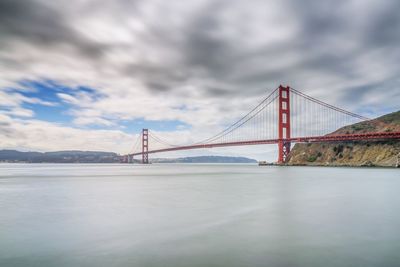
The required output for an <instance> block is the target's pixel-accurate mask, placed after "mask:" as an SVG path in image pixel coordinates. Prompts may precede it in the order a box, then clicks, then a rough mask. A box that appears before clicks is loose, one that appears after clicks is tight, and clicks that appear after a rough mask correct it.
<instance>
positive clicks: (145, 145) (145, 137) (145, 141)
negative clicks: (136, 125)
mask: <svg viewBox="0 0 400 267" xmlns="http://www.w3.org/2000/svg"><path fill="white" fill-rule="evenodd" d="M148 163H149V130H148V129H143V130H142V164H148Z"/></svg>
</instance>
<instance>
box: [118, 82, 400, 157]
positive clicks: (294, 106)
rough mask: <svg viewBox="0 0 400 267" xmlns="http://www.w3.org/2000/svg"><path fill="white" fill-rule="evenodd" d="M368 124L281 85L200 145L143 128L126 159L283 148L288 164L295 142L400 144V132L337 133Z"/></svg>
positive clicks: (280, 155) (356, 116)
mask: <svg viewBox="0 0 400 267" xmlns="http://www.w3.org/2000/svg"><path fill="white" fill-rule="evenodd" d="M367 120H369V119H368V118H366V117H364V116H362V115H358V114H356V113H353V112H350V111H347V110H344V109H341V108H339V107H336V106H333V105H330V104H328V103H326V102H323V101H321V100H318V99H315V98H313V97H311V96H308V95H306V94H304V93H302V92H300V91H298V90H296V89H294V88H291V87H289V86H286V87H284V86H282V85H280V86H279V87H278V88H276V89H275V90H274V91H272V92H271V93H270V94H269V95H268V96H267V97H266V98H264V99H263V100H262V101H261V102H260V103H259V104H258V105H257V106H255V107H254V108H253V109H251V110H250V111H249V112H248V113H247V114H246V115H245V116H243V117H242V118H240V119H239V120H237V121H236V122H235V123H233V124H232V125H230V126H229V127H227V128H225V129H224V130H223V131H221V132H219V133H217V134H215V135H213V136H211V137H210V138H207V139H205V140H202V141H199V142H194V143H191V144H183V145H177V144H171V143H170V142H169V141H168V140H165V139H164V138H161V137H159V136H158V135H157V134H155V133H153V132H151V131H149V129H143V130H142V133H141V135H140V136H138V138H137V141H136V145H135V146H134V149H133V151H132V152H131V153H129V154H127V155H125V162H132V161H133V157H134V156H141V158H142V163H143V164H147V163H149V154H154V153H162V152H171V151H180V150H191V149H204V148H217V147H229V146H250V145H265V144H278V160H277V162H278V163H285V161H286V160H287V158H288V155H289V153H290V149H291V144H292V143H316V142H344V141H375V140H390V139H400V132H362V133H350V132H346V134H343V133H337V134H335V132H334V131H336V130H337V129H339V128H341V127H343V126H347V125H350V124H353V123H357V122H363V121H367ZM356 125H357V124H356ZM332 132H333V133H332ZM150 140H151V141H150Z"/></svg>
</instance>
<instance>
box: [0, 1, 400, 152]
mask: <svg viewBox="0 0 400 267" xmlns="http://www.w3.org/2000/svg"><path fill="white" fill-rule="evenodd" d="M399 10H400V1H398V0H374V1H370V0H355V1H351V0H334V1H333V0H332V1H331V0H326V1H316V0H315V1H310V0H302V1H297V0H271V1H265V0H263V1H258V0H252V1H245V0H211V1H210V0H188V1H165V0H143V1H141V0H132V1H130V0H112V1H99V0H69V1H61V0H53V1H48V0H0V149H1V148H3V149H4V148H7V149H19V150H38V151H52V150H65V149H80V150H104V151H115V152H118V153H126V152H128V151H129V150H130V149H131V146H132V145H133V139H134V135H135V134H137V133H139V131H140V130H141V129H142V128H143V127H147V128H150V129H152V130H154V131H157V132H162V133H164V134H165V136H169V138H170V140H171V141H175V140H174V138H175V139H176V140H178V139H179V141H180V142H182V141H190V140H192V139H197V138H203V137H207V136H208V135H212V134H213V133H215V132H216V131H218V130H220V129H221V127H223V126H224V125H226V124H228V123H229V122H231V121H234V120H235V119H238V118H239V117H240V115H243V114H245V113H246V112H247V111H248V110H250V109H251V108H252V107H253V106H254V105H255V104H256V103H257V102H259V101H260V100H261V99H262V98H263V97H265V96H266V95H267V94H268V93H269V92H270V91H271V90H273V89H274V88H276V87H277V86H278V85H279V84H281V83H282V84H287V85H290V86H292V87H294V88H296V89H298V90H301V91H302V92H305V93H307V94H309V95H312V96H314V97H316V98H320V99H323V100H325V101H327V102H329V103H331V104H334V105H338V106H340V107H342V108H345V109H348V110H350V111H352V112H356V113H359V114H362V115H365V116H368V117H375V116H378V115H381V114H384V113H387V112H390V111H395V110H398V109H399V108H400V104H399V103H400V89H399V88H400V87H399V85H400V48H399V47H400V45H399V44H400V16H399V15H398V12H399ZM162 133H161V134H162ZM274 151H275V147H266V146H263V147H258V148H241V149H237V148H234V149H232V148H231V149H223V150H214V151H202V152H200V151H199V152H196V153H195V154H204V153H206V154H210V153H217V154H218V153H219V154H226V155H239V154H240V155H246V156H253V157H256V158H268V157H269V156H271V155H273V154H274ZM190 153H194V152H190Z"/></svg>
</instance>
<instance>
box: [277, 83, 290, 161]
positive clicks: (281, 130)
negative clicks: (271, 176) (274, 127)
mask: <svg viewBox="0 0 400 267" xmlns="http://www.w3.org/2000/svg"><path fill="white" fill-rule="evenodd" d="M278 101H279V106H278V109H279V110H278V138H279V141H278V163H279V164H283V163H285V162H286V160H287V158H288V156H289V153H290V145H291V144H290V141H288V140H287V139H289V138H290V87H289V86H287V87H284V86H282V85H280V86H279V96H278Z"/></svg>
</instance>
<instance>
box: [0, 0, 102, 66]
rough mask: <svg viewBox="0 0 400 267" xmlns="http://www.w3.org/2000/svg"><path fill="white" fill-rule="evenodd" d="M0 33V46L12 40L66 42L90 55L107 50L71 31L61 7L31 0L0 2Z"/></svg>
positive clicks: (56, 43)
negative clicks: (57, 7) (53, 6)
mask: <svg viewBox="0 0 400 267" xmlns="http://www.w3.org/2000/svg"><path fill="white" fill-rule="evenodd" d="M0 36H2V38H1V41H0V44H1V43H3V45H10V46H12V45H13V41H14V40H15V39H17V40H18V39H20V40H23V41H25V42H28V43H35V44H37V45H39V46H46V47H51V46H54V45H60V44H63V45H65V44H66V45H70V46H72V47H73V48H75V49H76V50H77V51H79V52H81V54H83V55H85V56H88V57H92V58H96V57H98V56H100V55H101V54H102V53H103V51H104V50H105V49H106V47H105V46H104V45H102V44H98V43H95V42H92V41H89V40H88V39H86V38H84V37H82V36H81V35H80V34H78V33H77V32H75V31H74V30H72V29H71V28H70V27H69V26H68V22H67V21H66V20H65V18H64V16H63V10H62V9H61V8H60V9H55V8H52V7H49V6H47V5H44V4H43V3H42V2H40V1H33V0H2V1H0ZM17 40H16V41H17Z"/></svg>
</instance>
